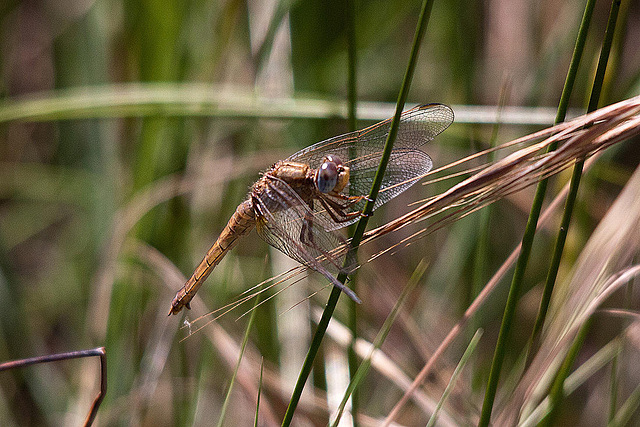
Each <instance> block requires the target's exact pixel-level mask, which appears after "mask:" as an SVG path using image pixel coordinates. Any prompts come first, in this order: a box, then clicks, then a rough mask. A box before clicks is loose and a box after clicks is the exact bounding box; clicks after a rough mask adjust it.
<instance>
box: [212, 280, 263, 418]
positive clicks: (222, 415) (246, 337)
mask: <svg viewBox="0 0 640 427" xmlns="http://www.w3.org/2000/svg"><path fill="white" fill-rule="evenodd" d="M261 296H262V293H259V294H258V295H257V296H256V301H255V303H254V304H253V310H252V311H251V316H249V322H247V328H246V329H245V331H244V338H243V339H242V346H240V355H239V356H238V361H237V362H236V366H235V368H234V369H233V375H231V381H230V382H229V388H228V389H227V394H226V396H225V398H224V403H223V404H222V409H221V410H220V418H218V424H217V425H218V427H222V426H223V425H224V418H225V414H226V413H227V408H228V406H229V401H230V400H231V392H232V391H233V385H234V384H235V382H236V377H237V375H238V370H239V369H240V362H242V356H243V355H244V350H245V348H246V347H247V342H249V332H250V331H251V327H252V326H253V323H254V320H255V317H256V313H257V312H258V310H256V307H257V306H258V304H259V303H260V298H261ZM260 381H262V367H261V368H260ZM259 406H260V394H258V403H257V404H256V422H257V420H258V407H259Z"/></svg>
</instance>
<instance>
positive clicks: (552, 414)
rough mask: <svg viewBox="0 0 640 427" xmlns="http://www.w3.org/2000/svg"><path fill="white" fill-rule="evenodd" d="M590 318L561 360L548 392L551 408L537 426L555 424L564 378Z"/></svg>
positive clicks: (577, 351)
mask: <svg viewBox="0 0 640 427" xmlns="http://www.w3.org/2000/svg"><path fill="white" fill-rule="evenodd" d="M591 320H592V318H591V317H590V318H589V319H587V321H586V322H584V325H582V328H580V331H579V332H578V335H577V336H576V339H575V340H574V341H573V344H572V345H571V348H570V349H569V353H567V357H565V359H564V361H563V362H562V366H560V370H559V371H558V374H557V375H556V378H555V380H554V381H553V385H552V386H551V391H550V392H549V398H550V399H549V400H550V401H551V409H550V411H549V413H548V414H547V416H546V417H545V418H544V419H543V420H542V421H541V422H540V423H539V424H538V425H539V426H543V427H545V426H552V425H555V423H554V421H555V420H556V419H557V418H558V414H559V413H560V404H561V403H562V399H563V398H564V380H565V379H567V377H568V376H569V372H570V371H571V367H572V366H573V362H575V360H576V357H578V353H580V349H581V348H582V344H583V343H584V340H585V338H586V337H587V333H588V332H589V327H590V326H591Z"/></svg>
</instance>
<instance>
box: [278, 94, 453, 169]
mask: <svg viewBox="0 0 640 427" xmlns="http://www.w3.org/2000/svg"><path fill="white" fill-rule="evenodd" d="M451 123H453V110H452V109H451V107H449V106H447V105H444V104H426V105H421V106H419V107H415V108H412V109H410V110H407V111H405V112H404V113H402V116H401V117H400V126H399V127H398V135H397V137H396V141H395V143H394V149H400V148H413V149H415V148H418V147H420V146H422V145H424V144H426V143H427V142H429V141H431V140H432V139H433V138H435V137H436V136H437V135H439V134H440V133H442V132H443V131H444V130H445V129H446V128H448V127H449V125H451ZM390 127H391V119H387V120H384V121H381V122H379V123H376V124H374V125H372V126H369V127H367V128H365V129H362V130H358V131H355V132H350V133H347V134H344V135H340V136H336V137H333V138H329V139H326V140H324V141H321V142H318V143H316V144H313V145H310V146H309V147H306V148H304V149H302V150H300V151H298V152H297V153H295V154H293V155H292V156H290V157H289V158H288V160H291V161H295V162H301V163H307V164H308V165H309V166H311V167H312V168H314V169H317V168H318V167H320V165H321V164H322V161H323V159H324V157H325V156H327V155H329V154H333V155H336V156H338V157H340V158H341V159H342V161H343V162H345V163H346V164H347V165H348V166H349V167H355V166H356V164H357V163H359V162H361V161H368V160H371V159H373V158H376V159H377V160H378V161H379V160H380V156H381V155H382V150H383V148H384V144H385V142H386V140H387V136H388V134H389V128H390Z"/></svg>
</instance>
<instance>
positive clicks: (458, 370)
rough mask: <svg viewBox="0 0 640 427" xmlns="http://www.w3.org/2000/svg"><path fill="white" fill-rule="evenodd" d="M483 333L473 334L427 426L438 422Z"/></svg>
mask: <svg viewBox="0 0 640 427" xmlns="http://www.w3.org/2000/svg"><path fill="white" fill-rule="evenodd" d="M483 333H484V331H483V330H482V329H478V330H477V331H476V332H475V334H473V338H471V341H470V342H469V345H468V346H467V349H466V350H465V351H464V354H463V355H462V357H461V358H460V362H458V365H457V366H456V369H455V370H454V371H453V374H452V375H451V379H450V380H449V384H447V387H446V388H445V389H444V392H443V393H442V397H441V398H440V400H439V401H438V404H437V405H436V409H435V411H433V414H431V417H430V418H429V422H428V423H427V427H433V426H434V425H435V424H436V421H437V420H438V414H439V413H440V410H441V409H442V406H443V405H444V402H445V401H446V400H447V397H449V394H450V393H451V390H453V387H454V386H455V384H456V381H457V379H458V376H460V373H461V372H462V368H464V367H465V366H466V365H467V362H468V361H469V358H470V357H471V355H472V354H473V351H474V350H475V349H476V347H477V346H478V342H479V341H480V338H482V334H483Z"/></svg>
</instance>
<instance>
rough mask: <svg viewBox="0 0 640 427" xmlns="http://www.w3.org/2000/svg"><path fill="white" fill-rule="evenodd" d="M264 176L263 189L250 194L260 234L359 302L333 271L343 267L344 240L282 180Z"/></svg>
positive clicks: (275, 246)
mask: <svg viewBox="0 0 640 427" xmlns="http://www.w3.org/2000/svg"><path fill="white" fill-rule="evenodd" d="M265 178H266V179H269V185H267V186H266V189H265V190H264V191H262V192H260V193H258V194H253V195H252V199H253V203H254V208H255V211H256V214H257V215H256V231H257V232H258V234H259V235H260V237H262V238H263V239H264V240H265V241H266V242H267V243H269V244H270V245H271V246H273V247H274V248H276V249H278V250H279V251H281V252H283V253H284V254H286V255H287V256H289V257H290V258H293V259H295V260H296V261H298V262H300V263H302V264H304V265H306V266H307V267H310V268H312V269H314V270H316V271H317V272H319V273H321V274H322V275H324V276H325V277H326V278H327V279H329V281H330V282H331V283H332V284H333V285H335V286H338V287H339V288H340V289H341V290H342V291H344V292H345V293H346V294H347V295H348V296H349V297H350V298H351V299H353V300H354V301H356V302H358V303H359V302H361V301H360V299H359V298H358V296H357V295H356V294H355V293H354V292H353V291H352V290H351V289H349V288H348V287H346V286H345V285H343V284H342V283H340V282H339V281H338V280H337V279H336V278H335V276H334V275H333V274H332V271H333V272H337V271H339V270H341V269H342V268H343V262H344V258H345V254H346V250H345V248H346V246H345V240H344V239H343V238H342V237H341V236H340V235H339V234H337V233H336V232H334V231H330V228H331V224H328V223H326V222H325V220H324V219H323V218H321V217H316V215H315V214H314V212H313V211H312V210H311V208H310V207H309V205H308V204H307V203H306V202H305V201H304V200H302V199H301V198H300V196H299V195H298V194H297V193H296V192H295V191H294V190H293V189H292V188H291V187H289V185H287V184H286V183H285V182H284V181H280V180H278V179H275V178H273V177H267V176H265ZM330 270H331V271H330ZM348 270H349V269H348Z"/></svg>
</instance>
